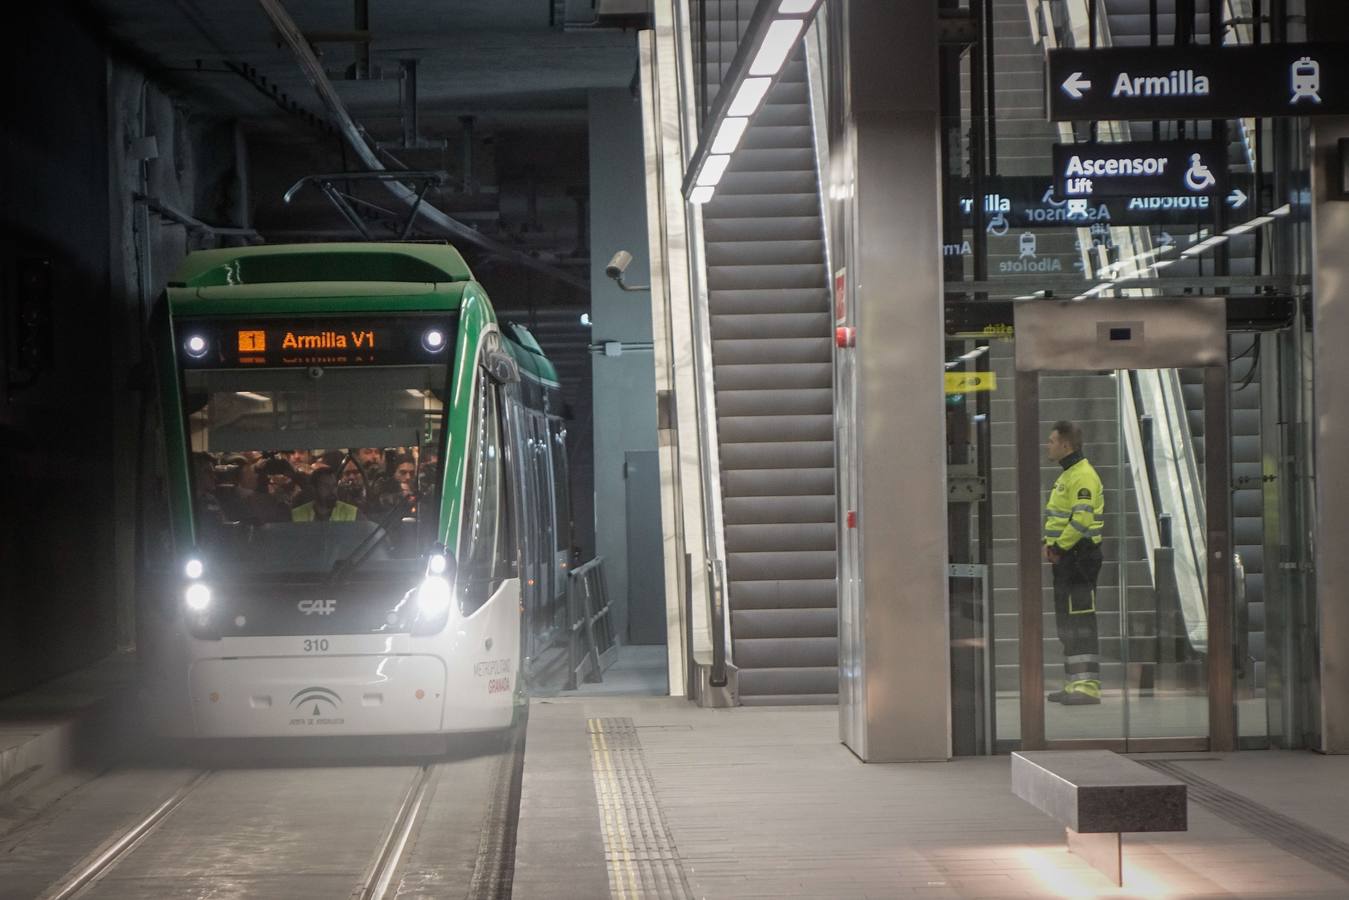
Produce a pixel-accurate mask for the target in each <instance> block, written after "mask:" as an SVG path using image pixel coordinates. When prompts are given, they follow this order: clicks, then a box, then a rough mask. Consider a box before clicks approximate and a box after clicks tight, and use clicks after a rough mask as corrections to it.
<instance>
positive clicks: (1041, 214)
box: [948, 173, 1251, 255]
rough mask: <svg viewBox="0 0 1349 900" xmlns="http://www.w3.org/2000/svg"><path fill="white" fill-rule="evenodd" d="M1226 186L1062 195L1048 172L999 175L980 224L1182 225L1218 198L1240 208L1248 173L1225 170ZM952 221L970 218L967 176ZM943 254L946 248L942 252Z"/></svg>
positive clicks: (1207, 211)
mask: <svg viewBox="0 0 1349 900" xmlns="http://www.w3.org/2000/svg"><path fill="white" fill-rule="evenodd" d="M1227 180H1228V185H1227V188H1228V189H1227V192H1226V193H1225V194H1224V195H1223V196H1221V197H1219V196H1218V195H1216V194H1212V195H1211V194H1207V193H1200V194H1195V193H1191V192H1190V191H1185V192H1184V193H1183V194H1169V195H1165V194H1164V195H1148V194H1129V195H1127V196H1119V197H1112V196H1104V197H1098V196H1092V197H1085V198H1084V197H1074V198H1071V199H1070V198H1068V197H1065V196H1064V195H1063V194H1062V193H1061V192H1059V191H1058V190H1056V189H1055V188H1054V185H1053V183H1052V181H1053V179H1052V178H1051V177H1050V176H1048V175H1043V176H1042V175H999V176H995V177H990V178H985V179H984V181H983V187H984V198H983V199H984V202H983V227H984V230H985V231H986V232H987V233H988V235H989V236H990V237H1004V236H1007V235H1015V234H1016V233H1018V232H1019V231H1020V230H1023V229H1026V228H1048V227H1054V226H1060V225H1070V226H1077V227H1087V226H1097V225H1105V226H1109V225H1120V226H1122V225H1157V224H1167V225H1183V224H1187V223H1194V222H1207V221H1209V220H1211V219H1212V218H1213V209H1214V207H1215V206H1216V205H1218V204H1219V203H1222V204H1224V205H1226V206H1227V207H1228V208H1229V209H1233V210H1240V209H1242V208H1244V207H1245V206H1246V205H1247V204H1248V201H1249V199H1250V198H1249V192H1250V189H1251V185H1250V181H1251V178H1250V176H1249V175H1244V174H1241V173H1228V174H1227ZM956 190H958V191H959V195H958V202H959V208H958V221H960V222H961V224H962V225H964V226H965V227H970V226H972V225H973V224H974V198H973V195H972V192H971V191H970V184H969V180H968V179H965V180H963V181H957V183H956ZM948 255H949V254H948Z"/></svg>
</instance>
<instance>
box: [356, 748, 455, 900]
mask: <svg viewBox="0 0 1349 900" xmlns="http://www.w3.org/2000/svg"><path fill="white" fill-rule="evenodd" d="M438 770H439V767H438V766H434V765H432V766H422V767H421V770H420V771H419V772H418V773H417V776H416V777H415V778H413V779H412V784H411V785H409V786H408V790H407V794H405V795H404V797H403V802H402V803H400V804H399V805H398V812H397V813H396V814H395V815H394V820H393V825H391V826H390V828H389V831H388V833H387V834H386V835H385V836H384V842H383V844H382V845H381V847H380V851H379V855H378V856H376V857H375V864H374V866H373V867H372V868H371V870H370V874H369V875H368V876H367V877H366V879H365V884H364V885H363V886H362V888H361V892H360V893H359V894H358V895H357V896H359V897H360V900H382V898H383V897H385V896H386V895H387V894H388V891H389V887H390V885H391V884H392V883H393V879H394V876H395V875H397V874H398V866H399V863H400V862H402V859H403V852H404V850H406V849H407V845H408V841H409V840H410V839H411V838H412V835H413V832H414V830H415V829H416V827H417V820H418V816H419V815H420V813H421V810H422V805H423V803H425V801H426V796H427V794H428V792H429V791H430V789H431V785H432V783H433V782H434V779H435V776H436V774H437V772H438Z"/></svg>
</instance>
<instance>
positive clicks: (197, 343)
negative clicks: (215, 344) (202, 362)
mask: <svg viewBox="0 0 1349 900" xmlns="http://www.w3.org/2000/svg"><path fill="white" fill-rule="evenodd" d="M209 349H211V345H210V343H208V342H207V340H206V338H205V337H203V336H202V335H200V334H193V335H189V336H188V338H187V340H185V341H183V351H184V352H185V353H187V355H188V356H190V357H192V358H193V359H201V358H202V357H203V356H205V355H206V351H207V350H209Z"/></svg>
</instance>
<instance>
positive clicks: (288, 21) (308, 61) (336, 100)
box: [258, 0, 590, 291]
mask: <svg viewBox="0 0 1349 900" xmlns="http://www.w3.org/2000/svg"><path fill="white" fill-rule="evenodd" d="M258 5H259V6H261V7H262V10H263V12H265V13H266V14H267V16H268V18H270V19H271V20H272V24H273V25H275V26H276V30H277V31H278V32H279V33H280V34H281V37H282V39H284V40H285V42H286V43H287V44H289V45H290V49H291V51H292V52H293V53H294V54H295V58H296V60H297V61H298V62H299V64H300V70H301V71H302V72H303V73H304V76H305V79H306V80H307V81H308V82H309V84H310V85H311V86H312V87H313V88H314V90H315V91H317V92H318V95H319V100H320V101H322V103H323V105H324V106H325V107H326V108H327V110H328V115H329V117H330V118H331V119H332V120H333V123H334V124H335V125H336V126H337V130H338V133H339V134H341V135H342V137H343V139H344V140H346V142H347V144H349V145H350V146H351V149H352V150H353V151H354V152H355V153H356V155H357V157H359V158H360V160H361V162H362V163H364V164H365V166H366V168H367V169H369V170H370V171H372V172H383V171H386V169H385V167H384V164H383V163H382V162H380V160H379V157H378V156H377V155H376V153H375V151H374V149H373V148H371V146H370V144H369V143H368V142H367V141H366V139H365V133H364V132H363V131H362V130H361V128H360V126H359V125H357V124H356V121H355V120H354V119H352V117H351V113H350V112H348V111H347V108H346V105H345V104H344V103H343V102H342V98H341V97H339V96H338V95H337V90H336V89H335V88H334V87H333V84H332V82H331V81H329V80H328V74H327V73H326V72H325V71H324V70H323V65H322V63H320V62H319V60H318V57H317V56H315V55H314V50H313V48H312V47H311V46H310V45H309V41H308V40H306V39H305V36H304V33H303V32H301V31H300V27H299V26H298V25H296V24H295V20H294V19H292V18H291V17H290V13H288V12H287V11H286V8H285V6H284V5H283V4H282V3H281V0H258ZM382 184H383V185H384V187H385V189H386V190H388V191H389V192H390V193H391V194H393V195H394V196H395V197H397V198H398V199H399V200H400V201H402V202H403V203H405V204H407V205H408V206H409V207H411V206H413V205H414V204H416V203H417V200H418V198H417V192H416V191H414V190H412V189H411V188H409V187H408V186H407V185H405V184H403V183H401V182H398V181H385V182H382ZM418 214H419V215H421V216H422V217H424V218H425V219H427V220H428V221H429V222H431V223H433V224H435V225H436V226H437V227H439V228H440V229H441V230H443V231H445V232H447V233H448V234H450V235H451V236H453V237H455V238H457V239H459V240H461V241H464V242H466V243H470V244H473V245H475V246H477V247H480V248H482V249H483V250H486V251H488V252H489V253H492V254H494V255H496V256H498V257H500V258H501V259H505V260H509V261H510V262H513V263H516V264H518V265H521V266H524V267H526V268H529V269H533V270H534V271H536V272H542V273H543V274H545V275H548V276H550V277H552V278H555V279H557V280H558V281H561V282H563V283H565V284H569V285H572V286H573V287H576V288H579V289H581V290H584V291H588V290H589V289H590V284H589V282H588V281H586V280H584V279H581V278H578V277H576V276H575V275H573V274H571V273H570V272H566V271H563V270H562V269H558V268H555V267H554V266H550V265H548V264H547V263H545V262H541V261H540V260H537V259H535V258H534V257H532V256H530V255H529V254H527V253H522V252H521V251H519V250H516V249H514V248H513V247H508V246H506V245H505V244H502V243H499V242H497V241H494V240H492V239H491V238H489V237H486V236H485V235H482V234H480V233H478V232H477V231H475V230H474V229H472V228H470V227H469V226H467V225H465V224H464V223H463V222H460V221H458V220H457V219H454V218H451V217H450V216H448V215H446V214H445V213H444V212H442V211H441V210H439V209H437V208H436V207H435V206H432V205H431V204H429V203H425V202H423V203H421V206H420V209H419V211H418Z"/></svg>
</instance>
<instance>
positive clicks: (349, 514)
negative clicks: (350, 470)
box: [290, 500, 357, 522]
mask: <svg viewBox="0 0 1349 900" xmlns="http://www.w3.org/2000/svg"><path fill="white" fill-rule="evenodd" d="M356 512H357V510H356V507H354V506H352V505H351V504H350V503H343V502H342V501H341V500H338V501H337V502H336V503H334V504H333V512H332V515H330V516H328V521H329V522H355V521H356ZM290 520H291V521H292V522H312V521H314V501H313V500H310V501H309V502H308V503H301V504H300V505H299V506H297V507H295V508H294V509H292V510H291V511H290Z"/></svg>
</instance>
